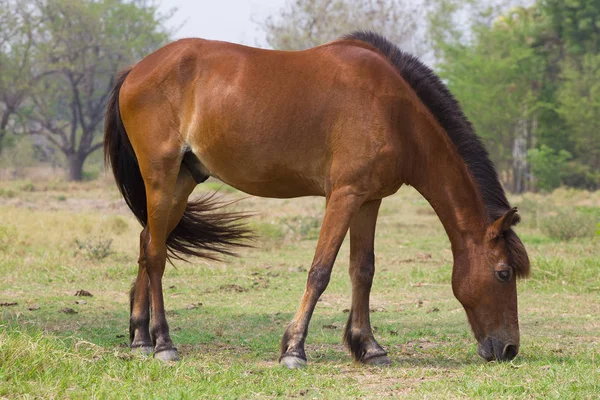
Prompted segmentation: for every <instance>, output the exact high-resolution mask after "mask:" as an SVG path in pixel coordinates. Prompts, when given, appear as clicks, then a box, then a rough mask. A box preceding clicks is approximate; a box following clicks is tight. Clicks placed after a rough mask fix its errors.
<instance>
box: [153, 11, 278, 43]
mask: <svg viewBox="0 0 600 400" xmlns="http://www.w3.org/2000/svg"><path fill="white" fill-rule="evenodd" d="M287 2H288V0H161V2H160V9H161V11H162V12H167V11H168V10H169V9H171V8H173V7H176V8H177V9H178V10H177V12H176V13H175V15H174V16H173V17H172V18H171V19H170V20H169V21H168V23H167V25H168V26H169V27H170V28H175V27H178V26H180V25H182V24H183V26H182V27H181V29H179V30H178V31H177V32H176V33H175V35H174V36H175V38H176V39H179V38H183V37H201V38H205V39H215V40H225V41H228V42H235V43H241V44H246V45H251V46H254V45H259V46H263V47H264V46H265V45H266V42H265V35H264V32H262V30H261V29H260V27H259V26H258V25H257V24H256V23H254V22H252V20H253V19H254V20H256V21H263V20H264V19H265V18H266V17H267V16H269V15H273V14H276V13H277V12H278V11H279V10H280V9H281V8H282V7H284V5H285V4H286V3H287Z"/></svg>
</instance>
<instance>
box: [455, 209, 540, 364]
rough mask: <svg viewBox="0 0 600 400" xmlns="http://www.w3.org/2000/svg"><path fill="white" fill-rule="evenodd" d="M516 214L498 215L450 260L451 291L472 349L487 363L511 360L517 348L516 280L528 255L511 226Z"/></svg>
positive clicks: (524, 269)
mask: <svg viewBox="0 0 600 400" xmlns="http://www.w3.org/2000/svg"><path fill="white" fill-rule="evenodd" d="M516 212H517V209H516V208H513V209H511V210H510V211H508V212H506V213H505V214H504V215H503V216H501V217H500V218H498V220H496V221H495V222H494V223H493V224H491V225H490V226H489V227H488V228H487V230H486V232H485V234H484V235H483V237H482V238H477V239H476V240H475V241H474V242H472V243H468V244H467V246H466V249H464V251H462V252H459V253H458V254H457V255H456V257H455V260H454V271H453V274H452V289H453V291H454V295H455V296H456V298H457V299H458V300H459V301H460V302H461V304H462V305H463V307H464V308H465V311H466V312H467V317H468V319H469V323H470V324H471V328H472V329H473V333H474V334H475V338H476V339H477V342H478V345H477V353H478V354H479V355H480V356H481V357H483V358H485V359H486V360H488V361H491V360H494V359H496V360H501V361H505V360H512V359H513V358H514V357H515V356H516V355H517V353H518V352H519V317H518V314H517V283H516V279H517V277H520V276H526V275H528V273H529V258H528V257H527V253H526V252H525V248H524V247H523V243H521V241H520V240H519V238H518V237H517V235H516V234H515V233H514V231H513V230H512V229H511V226H512V225H514V224H515V223H516V222H518V220H519V216H518V215H517V214H516Z"/></svg>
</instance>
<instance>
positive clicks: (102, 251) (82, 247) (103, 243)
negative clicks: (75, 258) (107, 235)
mask: <svg viewBox="0 0 600 400" xmlns="http://www.w3.org/2000/svg"><path fill="white" fill-rule="evenodd" d="M75 245H76V246H77V250H76V251H75V254H78V253H83V254H84V255H85V256H86V257H87V258H89V259H93V260H102V259H104V258H106V257H108V256H109V255H111V254H112V250H111V246H112V239H102V238H101V237H91V238H88V239H86V240H84V241H81V240H79V239H77V238H75Z"/></svg>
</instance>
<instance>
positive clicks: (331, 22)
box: [258, 0, 425, 55]
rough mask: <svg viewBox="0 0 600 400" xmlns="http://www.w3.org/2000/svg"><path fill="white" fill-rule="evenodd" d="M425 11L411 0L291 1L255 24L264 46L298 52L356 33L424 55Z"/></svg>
mask: <svg viewBox="0 0 600 400" xmlns="http://www.w3.org/2000/svg"><path fill="white" fill-rule="evenodd" d="M424 22H425V11H424V8H423V6H422V4H421V2H420V1H414V0H413V1H411V0H294V1H291V2H289V3H288V4H287V5H286V7H285V8H283V9H282V10H280V11H279V13H278V14H277V15H274V16H269V17H268V18H267V19H266V20H264V21H262V22H258V24H259V25H260V26H261V28H262V29H263V30H264V31H265V32H266V36H267V44H268V45H269V46H270V47H272V48H274V49H280V50H300V49H305V48H309V47H314V46H318V45H320V44H323V43H326V42H329V41H332V40H335V39H337V38H339V37H340V36H342V35H344V34H347V33H350V32H352V31H355V30H372V31H375V32H377V33H379V34H382V35H384V36H386V37H387V38H388V39H389V40H391V41H392V42H394V43H395V44H397V45H398V46H400V47H401V48H402V49H403V50H406V51H409V52H412V53H413V54H416V55H422V54H423V53H424V50H425V48H424V45H423V43H424V41H423V36H424V32H423V31H422V30H421V27H424V25H425V23H424Z"/></svg>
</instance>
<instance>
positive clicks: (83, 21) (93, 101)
mask: <svg viewBox="0 0 600 400" xmlns="http://www.w3.org/2000/svg"><path fill="white" fill-rule="evenodd" d="M27 3H28V4H33V6H32V7H33V8H34V13H36V14H38V15H39V16H40V20H39V24H38V26H37V27H36V31H35V32H34V34H33V46H34V47H35V50H36V59H35V63H33V64H32V65H31V72H30V75H29V76H30V81H29V82H28V93H27V101H26V106H24V107H21V108H20V109H19V110H18V114H19V115H20V116H21V117H22V118H23V119H25V120H26V121H27V130H28V133H32V134H40V135H43V136H44V137H45V138H46V139H47V140H48V141H49V142H51V143H52V144H53V145H54V146H56V147H57V148H58V149H59V150H60V151H61V152H62V153H63V154H64V156H65V159H66V161H67V167H68V178H69V179H70V180H81V179H82V173H83V163H84V161H85V160H86V158H87V157H88V156H89V155H90V154H91V153H93V152H94V151H96V150H98V149H99V148H101V147H102V139H101V131H102V122H103V117H104V110H105V107H106V100H107V98H108V96H109V95H110V91H111V90H112V87H113V84H114V82H113V79H114V76H115V75H116V73H117V72H118V71H119V69H121V68H123V67H125V66H126V65H128V64H130V63H132V62H134V60H136V59H138V58H141V57H142V56H143V55H145V54H147V53H148V52H150V51H151V50H153V49H155V48H157V47H159V46H160V45H162V44H164V42H166V40H167V39H168V37H169V34H168V32H167V31H165V30H164V28H163V27H162V24H161V19H160V18H159V17H158V15H157V12H156V7H153V6H146V7H145V6H143V5H141V6H140V5H139V4H138V3H139V2H121V1H112V0H100V1H94V0H33V1H32V0H30V1H28V2H27ZM140 4H141V3H140ZM15 73H18V71H15Z"/></svg>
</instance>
